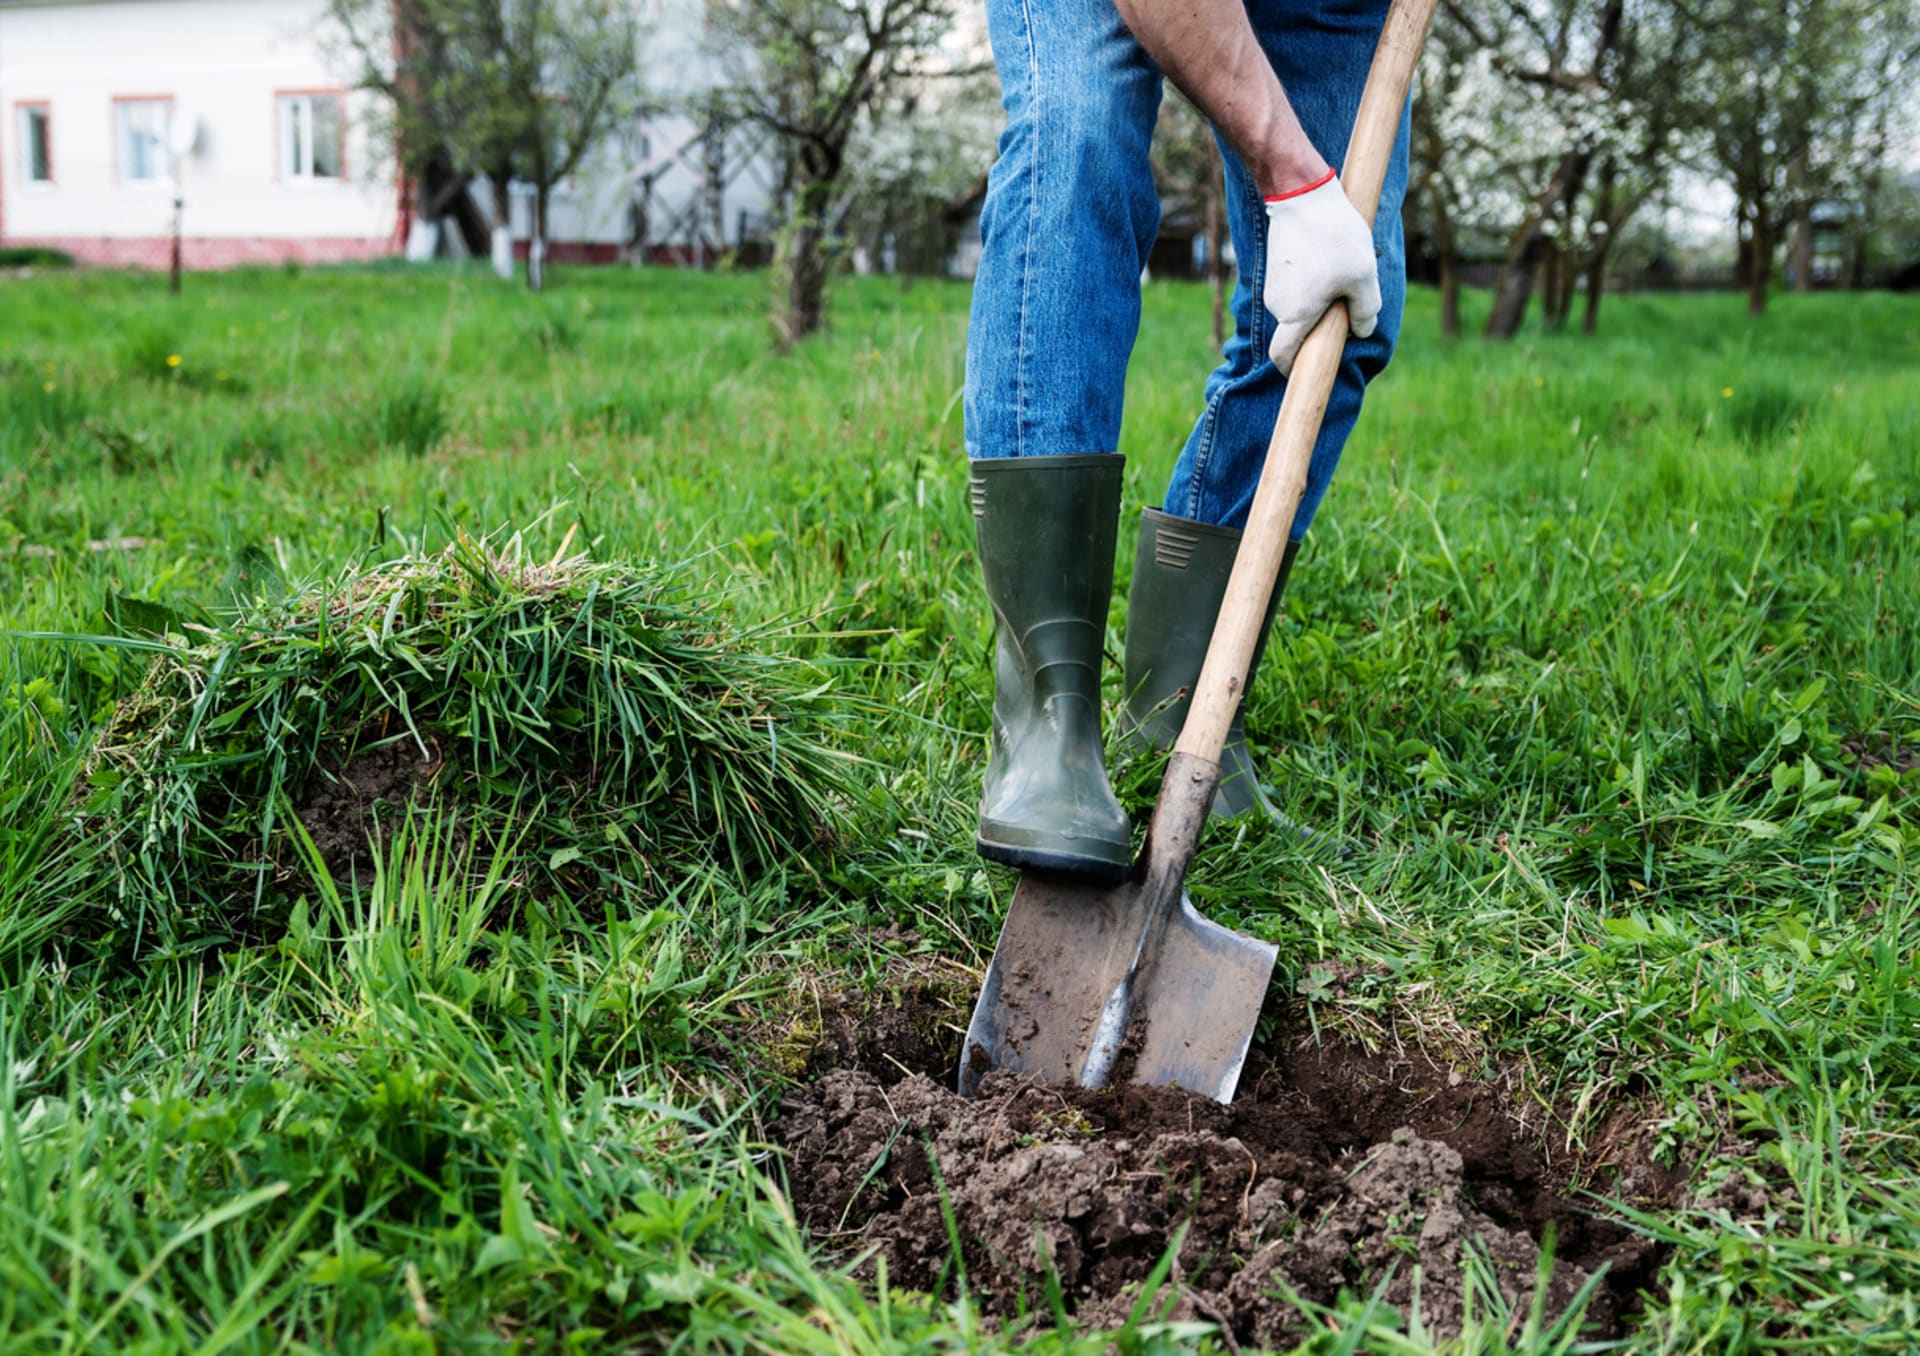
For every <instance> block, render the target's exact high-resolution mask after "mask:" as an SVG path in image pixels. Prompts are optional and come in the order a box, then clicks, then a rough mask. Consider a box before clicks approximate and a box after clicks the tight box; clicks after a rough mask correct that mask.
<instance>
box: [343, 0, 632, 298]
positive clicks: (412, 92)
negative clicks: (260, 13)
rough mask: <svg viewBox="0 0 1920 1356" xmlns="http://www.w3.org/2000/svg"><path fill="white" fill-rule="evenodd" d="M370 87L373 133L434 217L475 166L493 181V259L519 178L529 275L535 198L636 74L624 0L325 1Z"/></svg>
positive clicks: (607, 117) (601, 133)
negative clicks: (375, 105)
mask: <svg viewBox="0 0 1920 1356" xmlns="http://www.w3.org/2000/svg"><path fill="white" fill-rule="evenodd" d="M327 15H328V18H329V19H330V20H331V21H332V23H333V24H334V26H335V28H336V30H337V32H338V33H339V34H340V35H341V36H343V38H344V40H345V42H346V44H347V46H348V47H349V48H350V49H351V51H352V52H353V54H354V57H355V59H356V61H357V65H358V68H359V69H358V72H357V82H358V84H359V85H360V87H361V88H363V89H368V90H371V91H373V92H375V93H376V94H379V95H381V96H382V98H383V101H384V104H385V117H386V119H387V121H386V124H385V126H386V130H387V131H388V133H389V136H390V139H391V141H392V143H393V145H394V147H395V149H396V150H397V152H398V154H399V157H400V160H401V164H402V166H403V167H404V168H405V169H406V171H407V172H408V174H409V175H410V176H412V177H413V178H414V179H415V180H416V181H417V182H419V183H420V184H421V185H422V186H423V188H424V189H425V190H426V199H427V200H426V201H425V202H423V204H422V206H423V208H424V209H425V210H426V212H427V214H428V215H430V216H431V215H435V214H436V212H437V210H438V209H440V208H442V207H443V206H444V204H445V203H446V202H447V201H449V200H450V199H451V198H452V197H453V196H455V195H456V194H457V193H459V192H460V191H462V190H464V189H465V187H466V185H467V183H468V182H469V181H470V180H471V179H472V178H474V177H475V176H480V177H484V178H485V179H486V180H487V181H488V182H489V184H490V185H491V186H492V190H493V207H494V230H495V247H494V248H495V253H494V262H495V266H496V268H502V270H503V271H506V270H508V269H510V267H511V261H510V256H509V257H508V258H505V259H503V257H502V251H501V246H502V244H503V242H504V241H505V236H504V234H503V231H504V228H505V222H506V220H507V212H508V205H509V197H508V186H509V185H510V184H511V183H512V182H513V181H514V180H516V179H518V180H521V181H523V182H525V183H529V184H531V185H533V189H534V239H533V242H532V248H531V249H530V250H529V251H528V260H527V280H528V283H529V285H531V286H532V287H533V288H534V289H535V290H536V291H538V290H539V289H540V287H541V286H542V282H543V278H542V257H543V255H544V253H545V241H546V234H547V205H548V197H549V194H550V193H551V190H552V188H553V186H554V185H555V184H557V183H559V182H560V181H561V180H562V179H564V178H566V177H567V176H568V175H570V174H572V173H573V172H574V171H575V170H576V169H578V168H579V167H580V165H581V164H582V162H583V161H584V160H586V158H587V157H588V156H589V155H590V154H591V153H592V152H593V151H594V150H595V149H596V147H597V146H599V145H600V143H601V142H602V141H603V139H604V138H605V137H606V136H607V135H608V134H609V132H610V131H611V129H612V127H613V124H614V122H615V121H616V120H617V118H618V117H619V116H620V114H621V113H622V112H623V111H624V109H625V108H626V107H627V106H628V105H629V104H630V103H631V102H632V100H633V98H634V95H635V85H636V83H637V80H638V62H639V27H638V19H637V17H636V15H635V13H634V11H633V10H632V9H631V7H630V6H629V5H628V4H627V3H625V2H624V0H327Z"/></svg>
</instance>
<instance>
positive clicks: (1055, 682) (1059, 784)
mask: <svg viewBox="0 0 1920 1356" xmlns="http://www.w3.org/2000/svg"><path fill="white" fill-rule="evenodd" d="M1124 460H1125V459H1124V458H1122V457H1121V456H1119V455H1118V454H1116V453H1089V454H1086V455H1073V456H1060V457H984V458H979V459H976V460H975V461H973V462H972V463H971V466H970V469H971V472H972V480H973V518H974V540H975V542H976V543H977V544H978V547H979V555H980V572H981V575H982V576H983V577H984V579H985V581H986V589H987V601H988V602H989V603H991V604H992V606H993V621H994V630H995V632H996V635H997V642H996V646H995V651H996V653H995V658H994V685H993V752H992V756H991V758H990V759H989V760H988V763H987V777H986V792H985V795H984V796H983V797H982V798H981V802H980V835H979V848H980V855H981V856H983V857H986V858H988V859H989V860H991V861H996V862H1005V863H1006V864H1007V865H1009V866H1018V867H1023V868H1024V867H1039V868H1041V869H1043V870H1051V871H1066V872H1071V873H1073V874H1075V875H1081V876H1088V877H1092V878H1094V879H1098V880H1106V881H1117V880H1120V879H1123V878H1124V877H1125V876H1126V874H1127V872H1128V871H1129V870H1130V869H1131V867H1132V864H1133V853H1132V843H1131V838H1130V836H1129V833H1128V826H1127V815H1126V811H1124V810H1122V809H1121V808H1120V802H1119V801H1117V800H1115V799H1114V796H1113V788H1112V787H1111V786H1110V785H1109V784H1108V782H1107V764H1106V753H1105V750H1104V748H1103V747H1102V745H1101V741H1100V660H1101V654H1102V650H1103V642H1104V640H1105V636H1106V625H1107V603H1108V601H1109V600H1110V599H1111V598H1112V596H1113V548H1114V542H1115V538H1116V537H1117V536H1118V535H1119V530H1120V468H1121V465H1122V464H1123V462H1124Z"/></svg>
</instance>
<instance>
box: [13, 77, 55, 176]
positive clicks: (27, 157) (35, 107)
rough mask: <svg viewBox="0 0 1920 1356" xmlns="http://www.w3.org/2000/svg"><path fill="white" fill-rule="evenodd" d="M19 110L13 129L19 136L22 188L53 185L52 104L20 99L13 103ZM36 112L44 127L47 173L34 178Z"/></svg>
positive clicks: (42, 100) (41, 100)
mask: <svg viewBox="0 0 1920 1356" xmlns="http://www.w3.org/2000/svg"><path fill="white" fill-rule="evenodd" d="M14 107H16V108H17V109H18V110H19V117H18V118H16V119H15V123H14V126H15V130H16V131H17V132H18V133H19V136H20V185H21V187H22V188H52V187H53V105H52V104H51V103H49V102H48V101H47V100H45V99H22V100H21V101H20V102H19V103H18V104H16V105H14ZM35 114H38V115H39V116H40V118H41V120H42V124H43V125H44V126H45V128H46V132H45V133H44V135H45V137H46V142H47V165H46V169H47V173H46V176H45V177H44V178H38V179H36V178H35V177H34V174H33V132H32V130H31V129H32V127H33V118H34V115H35Z"/></svg>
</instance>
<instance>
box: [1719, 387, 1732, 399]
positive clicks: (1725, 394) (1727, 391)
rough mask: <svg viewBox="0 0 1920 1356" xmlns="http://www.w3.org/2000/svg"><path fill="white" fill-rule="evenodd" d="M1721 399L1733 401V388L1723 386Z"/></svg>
mask: <svg viewBox="0 0 1920 1356" xmlns="http://www.w3.org/2000/svg"><path fill="white" fill-rule="evenodd" d="M1720 398H1721V399H1722V400H1732V399H1733V387H1731V386H1722V387H1721V388H1720Z"/></svg>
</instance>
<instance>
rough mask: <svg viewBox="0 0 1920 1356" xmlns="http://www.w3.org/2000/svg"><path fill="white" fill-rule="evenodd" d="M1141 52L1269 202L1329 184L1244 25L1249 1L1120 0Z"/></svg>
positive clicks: (1317, 155)
mask: <svg viewBox="0 0 1920 1356" xmlns="http://www.w3.org/2000/svg"><path fill="white" fill-rule="evenodd" d="M1115 4H1116V6H1117V7H1118V9H1119V11H1120V17H1121V18H1122V19H1124V20H1126V23H1127V27H1128V28H1130V29H1132V30H1133V35H1134V37H1136V38H1137V39H1139V41H1140V45H1141V46H1142V47H1144V48H1146V49H1147V54H1148V55H1149V56H1151V57H1152V58H1153V59H1154V61H1155V62H1157V63H1158V64H1159V66H1160V69H1161V70H1163V71H1165V72H1166V74H1167V77H1168V79H1170V80H1172V81H1173V83H1174V84H1176V85H1178V86H1179V87H1180V88H1181V89H1182V90H1183V91H1184V92H1185V93H1186V95H1187V97H1188V98H1189V99H1192V100H1193V102H1194V103H1196V104H1198V105H1199V106H1200V111H1201V112H1203V113H1205V114H1206V115H1207V117H1208V118H1209V119H1210V120H1211V121H1212V122H1213V125H1214V126H1215V127H1216V128H1218V129H1219V130H1220V133H1221V135H1222V136H1224V137H1226V139H1227V141H1228V143H1229V144H1231V145H1232V147H1233V148H1234V149H1235V150H1236V151H1238V152H1239V153H1240V158H1241V160H1242V161H1244V162H1245V163H1246V166H1247V170H1248V172H1249V173H1250V174H1252V176H1253V181H1254V184H1255V186H1256V187H1258V188H1259V190H1260V192H1261V193H1262V195H1264V196H1266V197H1276V196H1278V195H1280V194H1283V193H1292V192H1295V191H1297V190H1299V189H1302V188H1306V187H1307V186H1308V185H1310V184H1313V183H1315V182H1317V181H1318V180H1320V179H1322V178H1324V177H1325V175H1326V173H1327V169H1328V166H1327V162H1326V160H1325V159H1324V158H1322V156H1321V155H1320V152H1319V151H1317V150H1315V149H1314V146H1313V143H1312V142H1310V141H1308V140H1307V134H1306V132H1305V131H1303V130H1302V129H1301V127H1300V119H1299V118H1297V117H1295V116H1294V112H1293V105H1292V104H1290V103H1288V102H1287V96H1286V92H1285V91H1284V90H1282V89H1281V88H1280V79H1279V77H1278V76H1276V75H1275V74H1274V73H1273V66H1272V64H1271V63H1270V62H1268V60H1267V57H1266V54H1265V53H1264V52H1262V51H1261V50H1260V44H1259V42H1258V41H1257V40H1256V39H1255V38H1254V36H1253V27H1252V25H1251V24H1249V23H1248V22H1247V9H1246V4H1245V0H1115Z"/></svg>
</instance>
